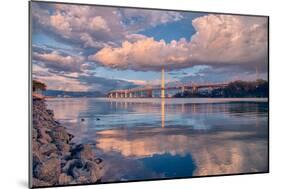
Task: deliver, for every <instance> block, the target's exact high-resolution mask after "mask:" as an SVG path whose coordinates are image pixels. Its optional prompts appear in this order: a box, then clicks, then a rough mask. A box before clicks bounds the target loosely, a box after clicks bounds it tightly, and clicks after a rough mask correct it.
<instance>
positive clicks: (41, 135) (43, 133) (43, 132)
mask: <svg viewBox="0 0 281 189" xmlns="http://www.w3.org/2000/svg"><path fill="white" fill-rule="evenodd" d="M49 131H50V129H48V128H44V127H40V128H38V141H40V142H41V143H42V144H48V143H50V142H51V141H52V138H51V136H50V135H49V134H48V133H47V132H49Z"/></svg>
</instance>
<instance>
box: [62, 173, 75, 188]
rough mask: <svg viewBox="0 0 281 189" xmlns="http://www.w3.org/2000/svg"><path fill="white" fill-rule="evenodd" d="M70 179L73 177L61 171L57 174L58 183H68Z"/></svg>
mask: <svg viewBox="0 0 281 189" xmlns="http://www.w3.org/2000/svg"><path fill="white" fill-rule="evenodd" d="M72 180H73V178H72V177H71V176H69V175H67V174H65V173H62V174H60V176H59V184H61V185H65V184H70V182H71V181H72Z"/></svg>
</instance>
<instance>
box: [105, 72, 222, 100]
mask: <svg viewBox="0 0 281 189" xmlns="http://www.w3.org/2000/svg"><path fill="white" fill-rule="evenodd" d="M161 75H162V79H161V86H155V87H152V86H146V87H141V88H132V89H120V90H112V91H110V92H109V93H108V94H107V97H108V98H152V97H153V92H154V91H161V98H165V91H169V90H178V91H181V92H182V93H184V91H186V90H191V91H192V92H196V91H197V90H198V89H204V88H205V89H215V88H223V87H225V86H226V85H227V84H226V83H216V84H194V83H193V84H181V85H177V86H167V87H165V78H164V77H165V72H164V68H162V74H161Z"/></svg>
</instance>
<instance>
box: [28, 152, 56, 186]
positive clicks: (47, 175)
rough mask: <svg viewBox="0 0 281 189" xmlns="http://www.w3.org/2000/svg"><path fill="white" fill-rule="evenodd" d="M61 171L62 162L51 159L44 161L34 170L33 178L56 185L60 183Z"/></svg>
mask: <svg viewBox="0 0 281 189" xmlns="http://www.w3.org/2000/svg"><path fill="white" fill-rule="evenodd" d="M60 169H61V166H60V160H59V159H58V158H55V157H51V158H49V159H47V160H45V161H42V162H41V163H39V164H38V165H37V166H36V167H35V168H34V169H33V176H34V177H36V178H38V179H40V180H43V181H44V182H48V183H51V184H56V183H58V179H59V175H60Z"/></svg>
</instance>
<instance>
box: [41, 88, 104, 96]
mask: <svg viewBox="0 0 281 189" xmlns="http://www.w3.org/2000/svg"><path fill="white" fill-rule="evenodd" d="M43 94H44V95H45V96H48V97H104V96H105V94H103V93H101V92H97V91H87V92H80V91H60V90H46V91H43Z"/></svg>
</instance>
